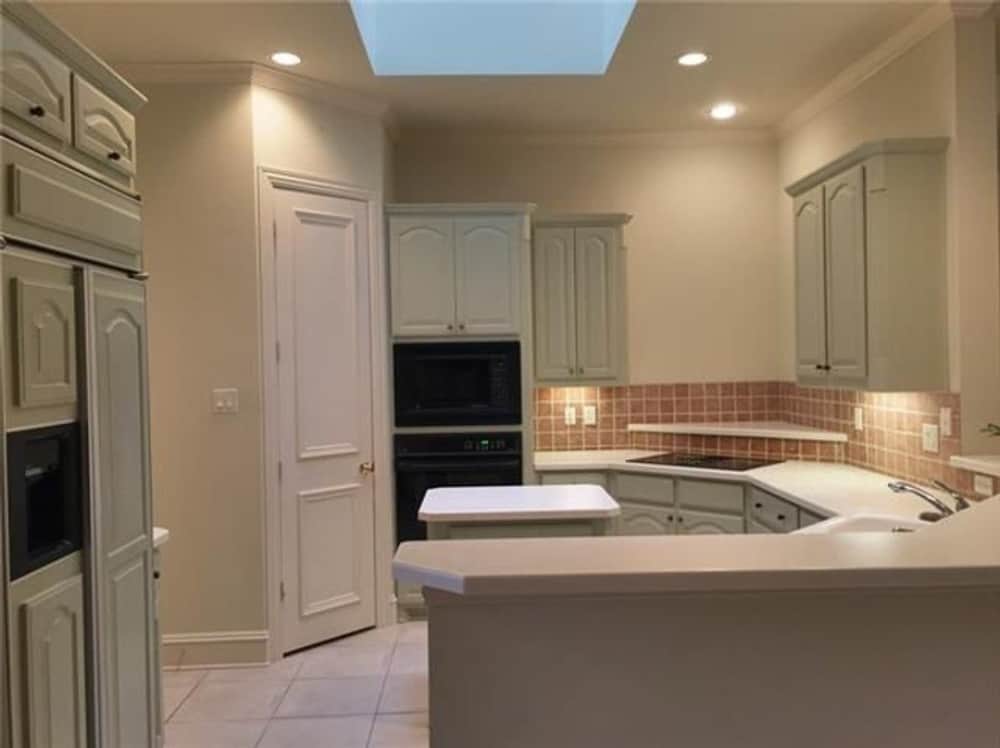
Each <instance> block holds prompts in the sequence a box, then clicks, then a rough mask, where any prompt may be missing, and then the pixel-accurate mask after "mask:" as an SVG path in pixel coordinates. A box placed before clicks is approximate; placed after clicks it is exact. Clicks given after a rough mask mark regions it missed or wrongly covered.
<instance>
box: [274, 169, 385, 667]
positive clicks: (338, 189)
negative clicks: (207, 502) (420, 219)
mask: <svg viewBox="0 0 1000 748" xmlns="http://www.w3.org/2000/svg"><path fill="white" fill-rule="evenodd" d="M258 175H259V179H258V195H257V199H258V216H259V224H258V242H257V244H258V248H259V251H258V260H259V264H260V284H259V286H260V288H259V291H260V333H261V391H260V405H261V413H262V415H263V419H262V423H263V425H262V429H261V454H262V455H263V462H262V465H263V467H262V473H263V474H262V477H261V479H262V484H263V487H264V490H263V491H262V506H261V510H262V517H263V537H262V542H263V544H264V549H265V573H266V577H265V580H266V589H267V627H268V630H269V632H270V638H269V640H268V644H269V646H268V659H269V660H270V661H272V662H273V661H274V660H277V659H279V658H280V657H281V655H282V653H283V651H284V649H283V641H284V640H283V638H282V631H281V609H280V605H281V600H280V584H281V571H282V563H281V559H282V556H281V502H280V488H279V485H278V458H279V454H280V443H279V441H280V420H279V412H278V401H279V398H278V367H277V357H276V352H277V343H278V338H277V319H276V316H277V315H276V311H277V310H276V308H275V267H274V251H275V247H274V225H275V224H274V221H275V213H274V191H275V190H279V189H284V190H295V191H298V192H309V193H312V194H318V195H328V196H330V197H339V198H346V199H349V200H360V201H363V202H364V203H366V204H367V206H368V224H369V225H368V236H369V255H368V267H369V284H370V289H369V291H370V294H369V296H370V300H371V301H370V305H371V330H372V345H371V352H372V353H371V355H372V362H371V370H372V399H373V403H372V441H373V445H372V446H373V454H374V461H375V465H376V473H375V475H374V476H373V477H374V481H375V485H374V488H375V620H376V624H377V625H378V626H386V625H389V624H392V623H395V621H396V603H395V593H394V586H393V580H392V555H393V550H394V538H395V530H394V526H395V525H394V521H395V510H394V508H393V500H392V496H393V488H392V486H393V480H392V448H391V438H392V437H391V431H390V425H389V423H390V413H389V388H388V383H389V336H388V329H387V321H386V314H387V309H388V290H387V284H386V280H387V274H386V261H385V251H384V246H385V244H384V241H385V240H384V231H383V224H384V221H383V220H382V196H381V195H380V194H379V193H378V192H375V191H372V190H367V189H363V188H359V187H354V186H351V185H344V184H338V183H336V182H332V181H330V180H327V179H324V178H323V177H317V176H312V175H308V174H299V173H294V172H289V171H286V170H283V169H276V168H272V167H268V166H260V167H258Z"/></svg>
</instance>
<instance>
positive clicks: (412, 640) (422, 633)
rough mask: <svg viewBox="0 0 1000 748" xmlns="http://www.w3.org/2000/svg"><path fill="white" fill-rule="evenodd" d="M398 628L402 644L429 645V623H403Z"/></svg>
mask: <svg viewBox="0 0 1000 748" xmlns="http://www.w3.org/2000/svg"><path fill="white" fill-rule="evenodd" d="M397 628H398V629H399V643H400V644H425V645H426V644H427V621H411V622H409V623H401V624H399V626H397Z"/></svg>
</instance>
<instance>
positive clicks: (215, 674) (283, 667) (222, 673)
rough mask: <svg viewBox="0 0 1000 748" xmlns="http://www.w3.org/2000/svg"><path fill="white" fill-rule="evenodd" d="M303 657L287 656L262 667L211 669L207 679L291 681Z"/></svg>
mask: <svg viewBox="0 0 1000 748" xmlns="http://www.w3.org/2000/svg"><path fill="white" fill-rule="evenodd" d="M304 661H305V660H303V659H301V658H286V659H284V660H279V661H278V662H273V663H271V664H270V665H262V666H260V667H230V668H219V669H217V670H210V671H209V672H208V675H206V676H205V680H206V681H207V682H209V683H225V682H241V683H245V682H247V681H255V680H278V681H290V680H292V679H293V678H294V677H295V676H296V674H297V673H298V672H299V668H300V667H302V663H303V662H304Z"/></svg>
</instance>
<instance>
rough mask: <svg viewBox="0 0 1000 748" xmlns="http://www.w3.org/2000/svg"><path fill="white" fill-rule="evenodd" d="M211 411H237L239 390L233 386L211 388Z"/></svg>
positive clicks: (238, 408)
mask: <svg viewBox="0 0 1000 748" xmlns="http://www.w3.org/2000/svg"><path fill="white" fill-rule="evenodd" d="M212 412H213V413H227V414H232V413H239V412H240V391H239V390H238V389H236V388H235V387H227V388H223V389H217V390H212Z"/></svg>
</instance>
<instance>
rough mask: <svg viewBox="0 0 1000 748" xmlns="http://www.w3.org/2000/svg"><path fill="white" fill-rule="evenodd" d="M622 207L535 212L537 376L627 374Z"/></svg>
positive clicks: (592, 378) (585, 378)
mask: <svg viewBox="0 0 1000 748" xmlns="http://www.w3.org/2000/svg"><path fill="white" fill-rule="evenodd" d="M629 220H631V216H629V215H624V214H605V215H574V216H555V217H549V218H536V219H535V220H534V222H533V223H534V242H533V248H532V283H533V287H534V288H533V295H534V317H535V379H536V380H537V381H539V382H553V383H567V384H569V383H572V384H583V383H586V382H594V383H599V384H612V383H614V382H623V381H625V379H626V376H627V330H626V317H625V258H624V252H625V245H624V241H623V237H622V233H623V227H624V226H625V224H626V223H628V222H629Z"/></svg>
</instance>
